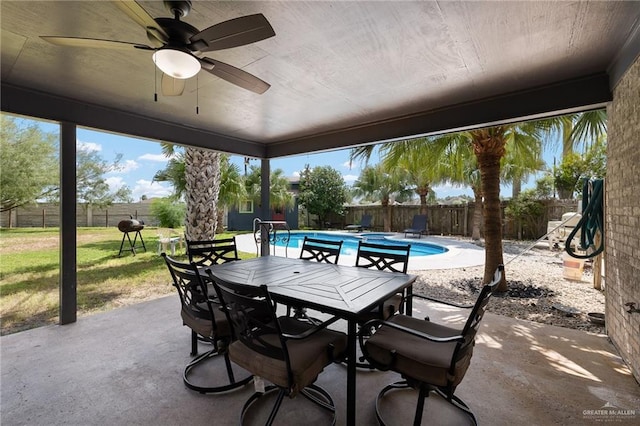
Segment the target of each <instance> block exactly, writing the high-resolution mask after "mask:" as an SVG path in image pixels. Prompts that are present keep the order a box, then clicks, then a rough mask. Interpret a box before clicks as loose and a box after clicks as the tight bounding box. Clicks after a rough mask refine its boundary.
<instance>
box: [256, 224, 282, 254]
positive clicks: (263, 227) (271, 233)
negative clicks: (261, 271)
mask: <svg viewBox="0 0 640 426" xmlns="http://www.w3.org/2000/svg"><path fill="white" fill-rule="evenodd" d="M265 231H266V232H265ZM278 231H280V232H278ZM253 239H254V241H255V242H256V256H260V254H261V250H260V249H261V247H263V245H262V244H263V243H265V242H266V243H267V244H268V245H272V246H273V254H274V256H275V254H276V244H277V243H278V242H281V243H282V244H284V256H285V257H289V240H290V239H291V229H290V228H289V224H288V223H287V222H286V221H284V220H262V219H260V218H259V217H256V218H255V219H253ZM265 239H266V240H265Z"/></svg>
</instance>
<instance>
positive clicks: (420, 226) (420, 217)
mask: <svg viewBox="0 0 640 426" xmlns="http://www.w3.org/2000/svg"><path fill="white" fill-rule="evenodd" d="M427 222H428V221H427V215H426V214H417V215H414V216H413V221H412V222H411V227H410V228H407V229H405V230H404V237H405V238H407V235H408V234H411V235H416V234H417V235H418V238H422V234H425V235H427V234H428V233H429V227H428V223H427Z"/></svg>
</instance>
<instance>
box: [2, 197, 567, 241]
mask: <svg viewBox="0 0 640 426" xmlns="http://www.w3.org/2000/svg"><path fill="white" fill-rule="evenodd" d="M507 204H508V202H503V203H502V217H503V237H504V238H508V239H519V238H523V239H537V238H540V237H541V236H542V235H544V234H545V233H546V232H547V222H548V221H549V220H559V219H560V218H561V217H562V214H563V213H566V212H575V211H577V208H578V201H575V200H549V201H545V202H543V204H544V207H545V208H544V210H543V211H544V213H543V214H542V215H541V216H540V217H532V218H525V219H526V220H522V221H519V222H515V221H512V220H509V219H507V218H506V216H505V215H504V209H505V208H506V206H507ZM150 206H151V203H148V202H147V203H117V204H112V205H111V206H109V207H108V208H96V207H93V208H92V207H88V206H85V205H81V204H78V205H77V206H76V220H77V223H78V226H82V227H85V226H86V227H91V226H104V227H109V226H117V224H118V222H120V221H121V220H122V219H128V218H129V216H133V218H134V219H138V220H142V221H144V223H145V224H146V225H147V226H158V225H159V224H158V221H157V220H156V219H155V218H154V217H153V216H152V215H151V214H150V212H149V208H150ZM474 208H475V204H474V203H469V204H458V205H429V206H427V216H428V218H429V219H428V220H429V233H430V234H432V235H460V236H471V232H472V230H473V228H472V227H473V210H474ZM390 209H391V230H392V231H395V232H401V231H402V230H403V229H406V228H408V227H409V226H410V225H411V221H412V219H413V216H414V215H416V214H420V206H417V205H410V206H408V205H394V206H391V207H390ZM363 214H370V215H371V216H372V217H373V226H374V229H375V230H379V231H381V230H382V229H383V223H384V222H383V217H384V216H383V215H384V211H383V208H382V206H379V205H372V206H360V205H358V206H348V207H347V211H346V214H345V215H344V216H334V217H332V218H330V219H329V220H330V224H329V227H331V228H337V229H344V227H345V226H346V225H348V224H352V223H359V222H360V219H361V218H362V215H363ZM308 219H309V218H307V217H306V216H305V217H301V218H300V224H305V225H306V223H307V221H308ZM309 222H310V226H311V227H314V228H315V227H317V224H316V222H315V221H314V220H309ZM59 224H60V206H58V205H57V204H35V205H32V206H27V207H21V208H19V209H15V210H13V211H12V212H11V216H10V214H9V212H4V213H2V214H1V215H0V226H2V227H9V226H12V227H16V228H17V227H21V228H27V227H45V228H47V227H55V226H59ZM480 226H481V229H482V224H480Z"/></svg>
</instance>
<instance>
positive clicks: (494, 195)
mask: <svg viewBox="0 0 640 426" xmlns="http://www.w3.org/2000/svg"><path fill="white" fill-rule="evenodd" d="M471 133H472V135H473V136H472V137H473V145H474V152H475V154H476V158H477V159H478V167H479V169H480V176H481V182H482V195H483V197H484V241H485V263H484V280H483V282H484V283H485V284H487V283H489V282H490V281H491V279H492V278H493V274H494V272H495V270H496V269H497V267H498V265H500V264H503V263H504V262H503V255H502V211H501V208H500V159H501V158H502V156H503V155H504V153H505V150H504V146H505V141H504V131H502V130H501V128H500V127H494V128H492V129H484V130H477V131H472V132H471ZM498 291H507V281H506V277H505V274H503V275H502V281H501V282H500V284H499V285H498Z"/></svg>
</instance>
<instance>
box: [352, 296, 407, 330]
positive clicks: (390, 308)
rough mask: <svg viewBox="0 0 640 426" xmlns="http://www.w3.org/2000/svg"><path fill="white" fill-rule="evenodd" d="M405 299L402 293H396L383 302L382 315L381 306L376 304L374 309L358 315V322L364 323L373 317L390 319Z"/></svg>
mask: <svg viewBox="0 0 640 426" xmlns="http://www.w3.org/2000/svg"><path fill="white" fill-rule="evenodd" d="M403 299H404V298H403V295H402V294H401V293H398V294H394V295H393V296H391V297H390V298H388V299H387V300H385V301H384V302H383V303H382V315H380V306H376V307H375V308H374V309H373V310H372V311H369V312H365V313H363V314H361V315H360V316H359V317H358V322H359V323H364V322H367V321H369V320H372V319H384V320H386V319H388V318H389V317H391V316H392V315H393V314H395V313H396V312H398V311H399V310H400V306H401V305H402V300H403Z"/></svg>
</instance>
